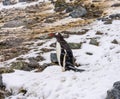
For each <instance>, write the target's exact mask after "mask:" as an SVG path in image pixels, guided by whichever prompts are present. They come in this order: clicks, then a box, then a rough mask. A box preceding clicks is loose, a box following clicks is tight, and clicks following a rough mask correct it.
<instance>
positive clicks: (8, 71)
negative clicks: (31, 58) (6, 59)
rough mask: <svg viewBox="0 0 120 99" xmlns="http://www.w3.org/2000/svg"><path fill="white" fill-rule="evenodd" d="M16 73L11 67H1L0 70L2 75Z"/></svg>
mask: <svg viewBox="0 0 120 99" xmlns="http://www.w3.org/2000/svg"><path fill="white" fill-rule="evenodd" d="M12 72H14V70H13V69H12V68H10V67H1V68H0V74H3V73H12Z"/></svg>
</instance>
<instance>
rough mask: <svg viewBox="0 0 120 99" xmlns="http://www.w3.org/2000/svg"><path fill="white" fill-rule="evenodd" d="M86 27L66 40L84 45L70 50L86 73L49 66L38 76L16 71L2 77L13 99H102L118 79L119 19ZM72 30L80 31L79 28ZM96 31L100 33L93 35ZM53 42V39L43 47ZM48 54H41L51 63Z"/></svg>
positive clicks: (119, 58)
mask: <svg viewBox="0 0 120 99" xmlns="http://www.w3.org/2000/svg"><path fill="white" fill-rule="evenodd" d="M88 27H89V28H88ZM88 27H86V28H88V29H89V31H88V32H87V33H86V34H84V35H70V37H69V38H67V39H66V41H68V42H77V43H78V42H84V43H83V44H82V48H81V49H76V50H73V54H74V56H75V57H76V62H77V63H80V64H82V66H81V67H79V68H83V69H85V70H86V71H85V72H82V73H76V72H73V71H67V72H62V71H61V67H59V66H50V67H48V68H46V69H45V70H44V71H43V72H40V73H35V72H25V71H19V70H16V71H15V72H14V73H10V74H3V82H4V83H5V85H6V88H7V89H8V90H9V91H12V93H13V95H12V96H11V97H12V99H17V98H20V99H67V98H68V99H105V97H106V92H107V90H108V89H110V88H111V87H112V84H113V83H114V82H116V81H118V80H120V78H119V77H120V67H119V64H120V41H119V40H120V28H119V27H120V20H114V21H113V22H112V24H107V25H105V24H103V22H101V21H96V22H94V23H93V24H91V25H90V26H88ZM73 30H78V31H79V28H74V29H73ZM98 31H99V32H101V33H102V34H96V32H98ZM91 38H95V39H96V40H97V41H98V42H99V46H95V45H92V44H90V43H89V42H90V40H91ZM114 40H117V44H115V43H114V42H113V41H114ZM52 42H54V39H51V40H50V41H48V42H46V43H45V45H48V44H50V43H52ZM87 52H89V53H92V55H88V54H86V53H87ZM31 54H32V53H31ZM49 55H50V52H49V53H46V54H44V55H43V56H44V57H45V58H46V61H50V59H49ZM46 61H44V62H46ZM20 89H24V90H27V92H26V94H25V95H23V94H22V93H19V92H20Z"/></svg>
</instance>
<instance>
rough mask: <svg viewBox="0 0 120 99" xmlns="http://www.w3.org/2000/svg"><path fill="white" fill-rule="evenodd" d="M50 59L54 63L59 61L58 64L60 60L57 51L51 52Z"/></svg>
mask: <svg viewBox="0 0 120 99" xmlns="http://www.w3.org/2000/svg"><path fill="white" fill-rule="evenodd" d="M50 59H51V62H52V63H57V64H58V60H57V55H56V53H51V54H50Z"/></svg>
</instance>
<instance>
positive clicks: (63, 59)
mask: <svg viewBox="0 0 120 99" xmlns="http://www.w3.org/2000/svg"><path fill="white" fill-rule="evenodd" d="M55 37H56V39H57V46H58V44H59V46H60V47H59V48H58V47H57V58H58V61H59V65H61V66H62V68H63V71H66V70H70V68H69V66H70V64H71V66H72V67H74V57H73V53H72V50H71V48H70V46H69V45H68V43H67V42H66V41H65V40H64V38H63V36H62V35H61V34H60V33H58V34H56V35H55ZM58 52H59V53H58Z"/></svg>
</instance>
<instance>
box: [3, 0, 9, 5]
mask: <svg viewBox="0 0 120 99" xmlns="http://www.w3.org/2000/svg"><path fill="white" fill-rule="evenodd" d="M2 3H3V5H5V6H6V5H11V2H10V0H4V1H3V2H2Z"/></svg>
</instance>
